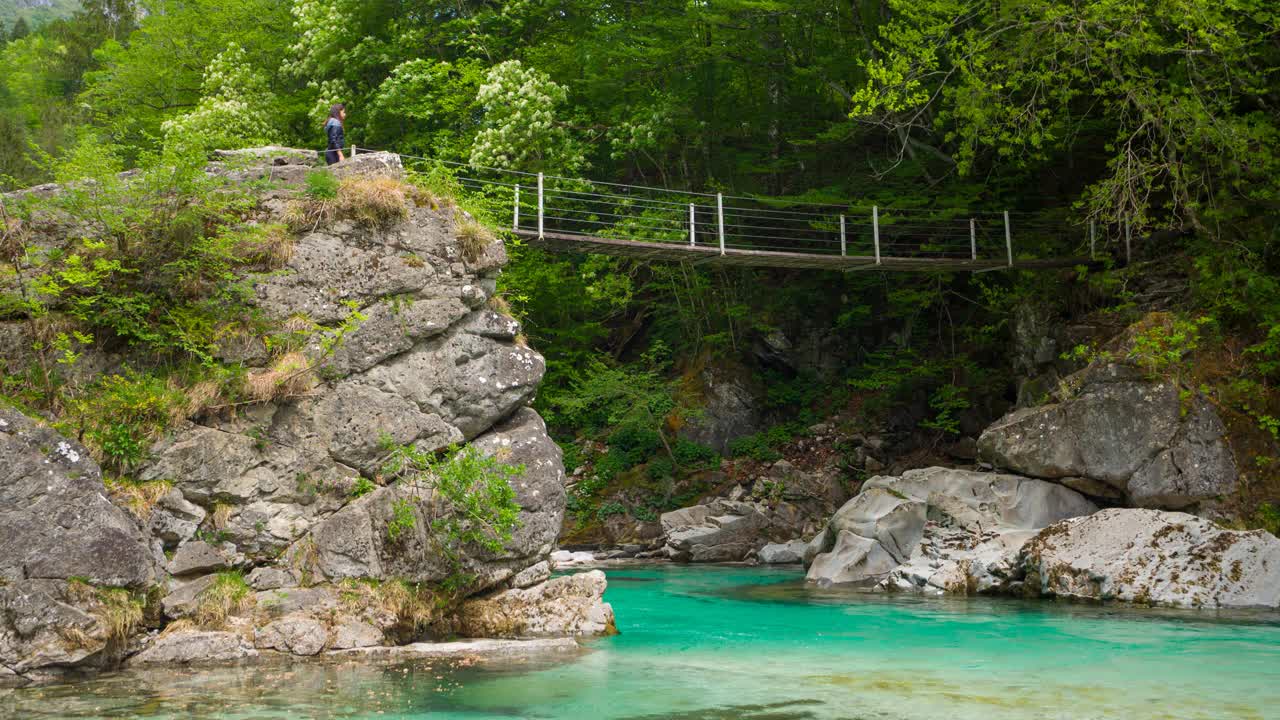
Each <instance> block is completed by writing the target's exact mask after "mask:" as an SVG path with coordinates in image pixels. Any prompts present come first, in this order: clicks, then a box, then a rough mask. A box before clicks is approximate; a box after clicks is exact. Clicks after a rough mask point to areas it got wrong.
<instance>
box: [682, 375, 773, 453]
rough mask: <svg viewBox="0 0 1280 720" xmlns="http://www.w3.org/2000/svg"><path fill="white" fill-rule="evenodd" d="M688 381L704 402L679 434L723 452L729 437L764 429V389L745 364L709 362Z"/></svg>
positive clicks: (734, 437)
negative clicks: (709, 364)
mask: <svg viewBox="0 0 1280 720" xmlns="http://www.w3.org/2000/svg"><path fill="white" fill-rule="evenodd" d="M691 382H692V383H693V384H694V385H695V387H694V388H692V389H693V391H694V392H695V393H697V394H698V395H700V396H701V397H702V398H703V399H704V402H703V403H702V408H701V412H700V413H699V414H698V416H697V417H696V418H694V419H692V420H691V421H690V422H688V423H687V424H685V425H684V426H683V427H682V428H681V429H680V435H681V436H682V437H684V438H686V439H688V440H691V441H693V442H696V443H701V444H703V445H707V446H709V447H712V448H715V449H716V451H717V452H719V453H721V454H722V455H723V454H728V452H729V444H730V443H731V442H732V441H734V440H736V439H737V438H740V437H743V436H745V435H751V434H753V433H757V432H759V431H761V430H763V429H764V412H763V410H762V409H761V402H760V398H762V397H764V389H763V388H761V387H759V383H758V382H757V381H755V380H753V379H752V376H751V372H750V371H749V370H747V369H746V368H743V367H739V366H729V367H724V366H719V365H715V366H708V367H707V368H706V369H705V370H703V371H702V372H701V373H699V374H698V375H697V377H696V378H694V379H693V380H692V381H691Z"/></svg>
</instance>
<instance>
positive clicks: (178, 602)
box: [160, 575, 218, 620]
mask: <svg viewBox="0 0 1280 720" xmlns="http://www.w3.org/2000/svg"><path fill="white" fill-rule="evenodd" d="M217 579H218V576H217V575H205V576H203V577H199V578H195V579H194V580H188V581H186V582H177V583H175V584H174V587H173V588H172V589H171V590H170V591H169V593H168V594H167V595H165V596H164V597H163V598H161V599H160V606H161V607H162V608H163V609H164V614H165V617H167V618H172V619H174V620H176V619H178V618H184V617H187V616H188V615H191V614H192V613H194V612H195V611H196V609H197V608H198V607H199V606H200V595H201V593H203V592H204V591H205V590H208V589H209V588H211V587H213V584H214V582H216V581H217Z"/></svg>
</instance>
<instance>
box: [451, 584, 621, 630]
mask: <svg viewBox="0 0 1280 720" xmlns="http://www.w3.org/2000/svg"><path fill="white" fill-rule="evenodd" d="M606 587H607V583H606V581H605V575H604V573H603V572H601V571H599V570H592V571H590V572H585V573H579V574H577V575H566V576H562V577H558V578H553V579H551V580H548V581H546V582H544V583H541V584H539V585H534V586H533V587H529V588H514V589H511V590H504V591H502V592H499V593H496V594H494V595H490V596H488V597H481V598H474V599H472V600H468V601H467V602H465V603H463V605H462V607H461V608H460V609H459V611H458V614H457V628H458V633H459V634H460V635H462V636H463V637H486V638H494V637H496V638H517V637H565V636H590V635H612V634H615V633H617V628H616V627H615V625H614V620H613V608H612V607H611V606H610V605H609V603H607V602H604V600H603V599H602V598H603V596H604V591H605V588H606Z"/></svg>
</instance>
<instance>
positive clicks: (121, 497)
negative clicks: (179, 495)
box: [102, 474, 173, 523]
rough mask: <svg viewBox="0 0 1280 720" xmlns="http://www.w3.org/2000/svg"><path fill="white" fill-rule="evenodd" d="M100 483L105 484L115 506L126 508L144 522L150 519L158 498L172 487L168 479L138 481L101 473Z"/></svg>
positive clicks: (158, 500)
mask: <svg viewBox="0 0 1280 720" xmlns="http://www.w3.org/2000/svg"><path fill="white" fill-rule="evenodd" d="M102 484H103V485H104V486H106V489H107V495H108V496H109V497H110V498H111V502H112V503H114V504H115V505H116V506H117V507H122V508H124V509H125V510H128V511H129V513H130V514H132V515H133V516H134V517H135V518H137V519H138V520H140V521H141V522H143V523H145V522H147V521H148V520H150V519H151V513H152V511H153V510H155V507H156V504H157V503H159V502H160V498H162V497H164V496H165V495H167V494H168V493H169V491H170V490H172V489H173V482H172V481H170V480H155V481H152V482H140V481H137V480H130V479H128V478H121V477H115V476H112V475H105V474H104V475H103V477H102Z"/></svg>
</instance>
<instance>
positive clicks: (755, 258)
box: [515, 228, 1091, 272]
mask: <svg viewBox="0 0 1280 720" xmlns="http://www.w3.org/2000/svg"><path fill="white" fill-rule="evenodd" d="M515 233H516V234H517V235H519V236H520V237H521V238H523V239H524V240H525V241H526V242H528V243H529V244H530V245H534V246H537V247H544V248H547V249H549V250H555V251H559V252H577V253H594V254H597V255H614V256H618V257H629V258H640V259H646V260H660V261H668V262H687V263H693V264H695V265H702V264H706V265H724V266H739V267H773V268H795V269H807V270H835V271H844V272H853V271H857V270H881V271H889V272H983V271H988V270H1000V269H1008V268H1010V267H1013V268H1017V269H1027V270H1029V269H1043V268H1061V267H1074V266H1076V265H1087V264H1089V263H1090V262H1091V261H1090V260H1089V258H1085V257H1065V258H1049V259H1026V260H1019V259H1018V258H1014V260H1013V265H1012V266H1010V265H1009V263H1008V260H1007V259H990V258H978V259H976V260H974V259H970V258H960V257H957V258H948V257H894V256H887V255H881V256H880V262H879V263H878V264H877V263H876V259H875V257H874V256H870V255H834V254H827V253H805V252H791V251H780V250H748V249H743V248H725V250H724V251H723V253H722V252H721V250H720V248H719V247H712V246H707V245H688V244H682V243H661V242H645V241H640V240H621V239H618V238H603V237H595V236H591V235H578V234H573V233H554V232H548V233H545V234H543V236H542V237H539V236H538V233H537V231H536V230H526V229H524V228H521V229H519V230H516V231H515Z"/></svg>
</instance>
